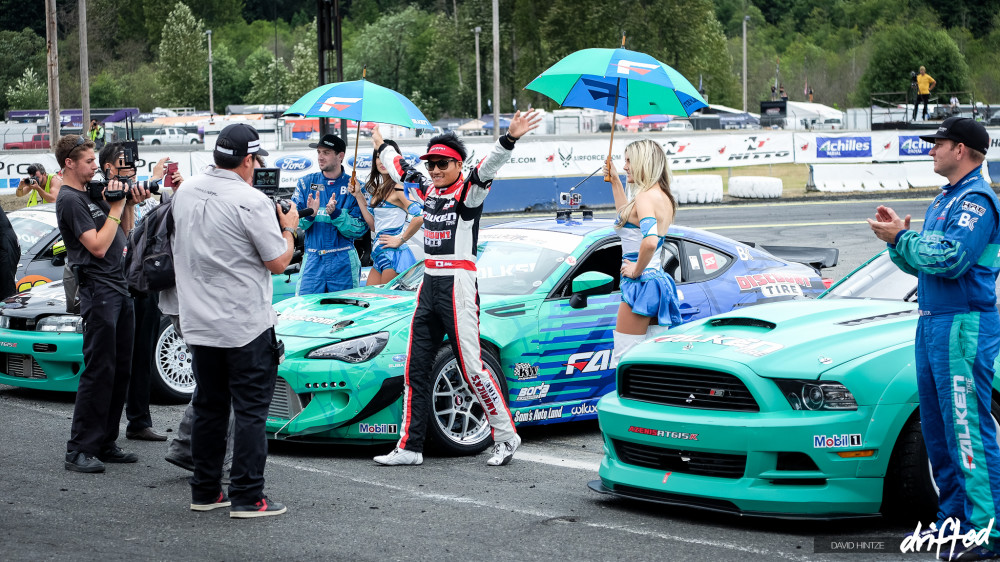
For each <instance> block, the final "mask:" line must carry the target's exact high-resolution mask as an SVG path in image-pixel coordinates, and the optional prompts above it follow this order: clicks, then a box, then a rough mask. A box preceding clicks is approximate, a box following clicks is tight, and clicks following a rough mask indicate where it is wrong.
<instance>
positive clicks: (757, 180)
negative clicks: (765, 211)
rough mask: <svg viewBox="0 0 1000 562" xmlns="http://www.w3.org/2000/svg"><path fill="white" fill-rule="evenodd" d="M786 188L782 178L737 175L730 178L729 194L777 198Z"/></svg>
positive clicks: (746, 197)
mask: <svg viewBox="0 0 1000 562" xmlns="http://www.w3.org/2000/svg"><path fill="white" fill-rule="evenodd" d="M783 190H784V185H783V184H782V181H781V178H769V177H766V176H735V177H731V178H729V195H731V196H732V197H739V198H742V199H776V198H778V197H781V193H782V191H783Z"/></svg>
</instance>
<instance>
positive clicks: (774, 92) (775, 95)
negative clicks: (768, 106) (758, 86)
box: [771, 84, 778, 101]
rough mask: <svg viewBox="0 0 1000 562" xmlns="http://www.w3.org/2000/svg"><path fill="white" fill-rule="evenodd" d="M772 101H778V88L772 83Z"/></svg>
mask: <svg viewBox="0 0 1000 562" xmlns="http://www.w3.org/2000/svg"><path fill="white" fill-rule="evenodd" d="M771 101H778V89H777V88H775V87H774V85H773V84H772V85H771Z"/></svg>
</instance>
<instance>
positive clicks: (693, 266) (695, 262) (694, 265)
mask: <svg viewBox="0 0 1000 562" xmlns="http://www.w3.org/2000/svg"><path fill="white" fill-rule="evenodd" d="M688 261H689V262H691V269H693V270H695V271H698V270H700V269H701V262H699V261H698V257H697V256H688Z"/></svg>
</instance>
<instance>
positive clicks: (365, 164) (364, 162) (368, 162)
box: [347, 152, 420, 170]
mask: <svg viewBox="0 0 1000 562" xmlns="http://www.w3.org/2000/svg"><path fill="white" fill-rule="evenodd" d="M403 159H404V160H406V161H407V162H408V163H409V164H410V165H411V166H419V165H420V156H417V155H416V154H413V153H412V152H407V153H405V154H403ZM357 161H358V163H357V165H355V164H354V157H353V156H351V157H350V158H348V159H347V165H348V166H350V167H352V168H357V169H359V170H367V169H370V168H371V167H372V155H371V154H362V155H359V156H358V160H357Z"/></svg>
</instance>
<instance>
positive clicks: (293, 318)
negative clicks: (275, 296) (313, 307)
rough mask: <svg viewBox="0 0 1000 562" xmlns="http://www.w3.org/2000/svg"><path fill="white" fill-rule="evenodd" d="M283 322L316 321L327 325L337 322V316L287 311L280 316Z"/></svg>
mask: <svg viewBox="0 0 1000 562" xmlns="http://www.w3.org/2000/svg"><path fill="white" fill-rule="evenodd" d="M278 318H279V320H280V321H282V322H314V323H316V324H325V325H327V326H332V325H333V324H335V323H337V319H336V318H323V317H322V316H305V315H302V314H294V313H290V312H286V313H284V314H282V315H281V316H279V317H278Z"/></svg>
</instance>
